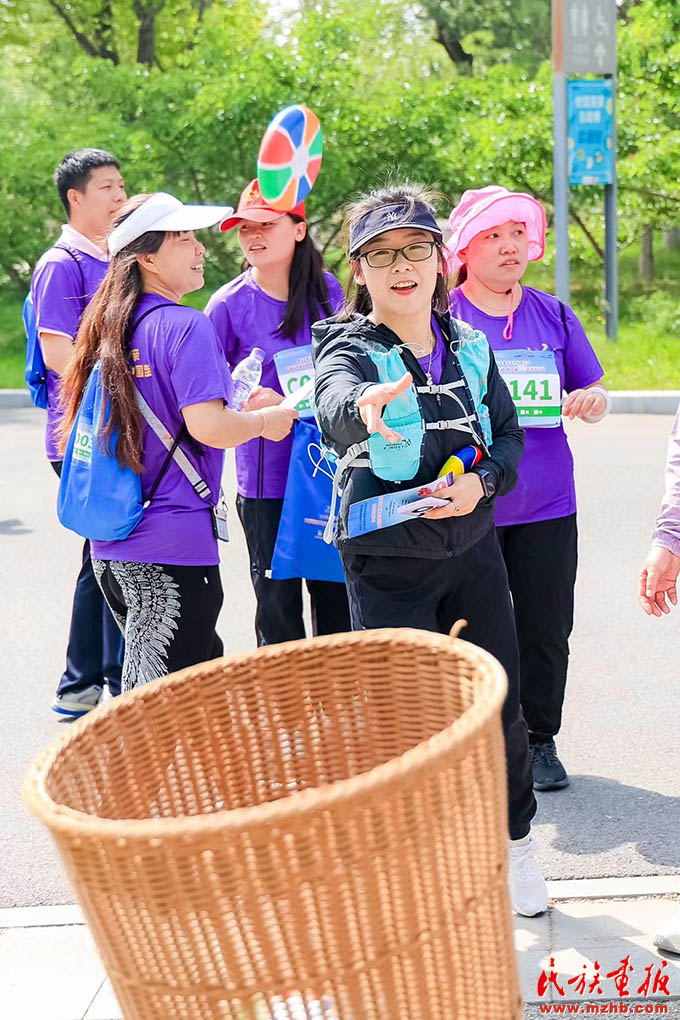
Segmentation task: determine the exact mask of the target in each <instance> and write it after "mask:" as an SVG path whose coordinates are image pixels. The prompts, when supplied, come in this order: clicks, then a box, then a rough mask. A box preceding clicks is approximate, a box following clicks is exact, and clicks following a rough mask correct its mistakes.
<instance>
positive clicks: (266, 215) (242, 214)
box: [220, 178, 305, 230]
mask: <svg viewBox="0 0 680 1020" xmlns="http://www.w3.org/2000/svg"><path fill="white" fill-rule="evenodd" d="M288 214H290V215H291V216H301V217H302V219H304V218H305V203H304V202H298V204H297V205H296V206H295V208H294V209H287V210H285V212H282V211H281V210H280V209H272V207H271V206H270V205H267V203H266V202H265V200H264V199H263V197H262V192H261V191H260V185H259V184H258V183H257V178H255V180H254V181H251V182H250V184H249V185H248V186H247V187H245V188H244V189H243V191H242V192H241V197H240V198H239V200H238V209H237V210H236V212H235V213H234V215H233V216H228V217H227V219H226V220H222V222H221V223H220V230H231V229H232V227H236V226H238V224H239V223H240V222H241V220H250V221H251V222H252V223H268V222H269V221H270V220H279V219H281V217H282V216H288Z"/></svg>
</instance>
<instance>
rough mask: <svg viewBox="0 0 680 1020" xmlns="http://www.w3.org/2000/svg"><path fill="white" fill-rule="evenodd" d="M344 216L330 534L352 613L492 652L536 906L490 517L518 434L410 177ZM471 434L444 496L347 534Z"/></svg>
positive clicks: (334, 346)
mask: <svg viewBox="0 0 680 1020" xmlns="http://www.w3.org/2000/svg"><path fill="white" fill-rule="evenodd" d="M346 225H347V227H348V229H349V256H350V265H351V281H350V288H349V291H348V298H347V303H346V306H345V310H344V312H343V313H342V315H340V316H337V317H335V318H332V319H326V320H324V321H322V322H319V323H317V324H316V325H315V326H314V327H313V328H312V335H313V354H314V363H315V368H316V393H315V397H316V407H317V413H318V418H319V422H320V425H321V428H322V430H323V434H324V438H325V441H326V442H327V443H328V444H329V446H330V447H332V449H333V450H334V451H335V453H336V454H337V455H338V457H339V459H340V462H341V469H342V484H343V486H344V488H343V494H342V501H341V505H340V513H339V520H338V526H337V531H336V536H335V541H336V544H337V546H338V549H339V550H340V554H341V556H342V562H343V566H344V570H345V578H346V582H347V590H348V594H349V603H350V612H351V616H352V627H353V629H354V630H363V629H368V628H373V627H398V626H404V627H406V626H408V627H420V628H422V629H424V630H430V631H436V632H439V633H449V631H450V629H451V627H452V625H453V624H454V622H455V621H456V620H457V619H459V618H461V617H463V618H465V619H466V620H467V621H468V626H467V629H466V631H465V637H466V638H468V639H469V640H470V641H473V642H474V643H475V644H477V645H479V646H480V647H482V648H485V649H487V650H488V651H489V652H491V653H492V654H493V655H495V656H496V658H497V659H498V660H499V661H500V662H501V664H502V665H503V667H504V668H505V670H506V672H507V675H508V693H507V697H506V700H505V704H504V707H503V727H504V733H505V746H506V756H507V766H508V799H509V829H510V838H511V844H510V876H509V877H510V894H511V900H512V904H513V907H514V909H515V910H516V911H517V912H518V913H522V914H525V915H528V916H531V915H534V914H539V913H542V912H543V911H544V910H545V909H546V906H547V891H546V885H545V881H544V879H543V876H542V874H541V872H540V870H539V868H538V864H537V862H536V860H535V857H534V853H533V850H534V845H533V837H531V836H530V823H531V819H532V817H533V815H534V813H535V811H536V802H535V799H534V795H533V790H532V779H531V768H530V758H529V745H528V738H527V727H526V723H525V721H524V717H523V716H522V713H521V709H520V703H519V664H518V651H517V639H516V635H515V623H514V616H513V611H512V605H511V601H510V594H509V589H508V578H507V573H506V570H505V565H504V563H503V557H502V555H501V552H500V549H499V546H498V541H497V538H496V533H495V529H494V522H493V502H494V497H495V495H500V494H502V493H505V492H508V491H509V490H510V489H511V488H512V487H513V485H514V484H515V482H516V479H517V465H518V463H519V460H520V458H521V456H522V450H523V446H524V434H523V431H522V429H521V428H520V427H519V425H518V423H517V415H516V413H515V408H514V404H513V402H512V398H511V397H510V394H509V392H508V390H507V387H506V386H505V383H504V382H503V380H502V379H501V377H500V375H499V373H498V369H497V368H496V364H495V361H494V359H493V355H492V354H491V353H490V351H489V348H488V345H487V344H486V341H485V338H484V337H483V334H480V333H476V332H475V331H473V330H471V329H470V328H469V327H466V326H465V325H464V324H463V323H458V322H456V321H455V320H451V319H450V317H449V315H448V313H447V311H446V309H447V308H448V295H447V289H446V279H445V261H444V258H443V254H442V246H441V245H442V234H441V230H440V228H439V226H438V224H437V221H436V218H435V214H434V209H433V207H432V204H431V198H430V195H429V193H427V192H425V191H423V190H422V189H419V188H415V187H412V186H404V187H389V188H385V189H383V190H381V191H375V192H371V193H370V194H369V195H367V196H365V197H364V198H362V199H361V200H360V201H358V202H356V203H354V204H353V205H351V206H350V207H349V209H348V214H347V224H346ZM466 344H468V345H469V347H468V350H467V351H466V352H465V357H464V356H463V348H464V347H465V345H466ZM393 349H398V351H399V354H400V356H401V359H402V361H403V366H404V370H403V374H402V375H401V378H395V376H394V372H393V373H392V375H391V381H389V382H385V381H380V375H379V372H378V368H377V367H376V364H377V363H378V362H380V358H381V354H382V355H383V356H384V355H385V354H386V353H388V352H390V350H393ZM469 351H473V352H477V361H478V362H480V364H481V365H482V366H483V369H482V370H481V371H480V372H478V373H477V375H476V376H475V373H474V372H473V371H471V370H470V367H469V366H470V357H469V353H468V352H469ZM459 354H460V358H459ZM392 358H393V356H392ZM480 359H481V361H480ZM472 360H473V361H474V358H473V359H472ZM462 364H464V365H465V366H466V372H465V374H464V372H463V369H462V367H461V365H462ZM393 368H394V365H393ZM412 384H414V385H415V386H416V387H417V393H418V398H417V399H418V403H419V407H420V414H421V416H422V419H423V422H424V430H423V431H422V436H423V438H422V445H421V449H420V457H419V458H418V455H417V450H415V459H414V448H415V446H416V444H417V443H419V442H420V438H419V434H418V429H417V428H416V429H415V431H413V429H410V430H409V431H408V432H407V431H406V430H405V429H403V428H402V432H403V433H404V434H403V435H402V434H401V433H400V432H399V431H398V428H399V427H400V426H398V425H397V424H394V425H393V426H392V425H390V424H389V421H385V420H384V417H389V415H387V416H386V415H385V408H386V407H387V406H388V405H389V404H391V403H392V402H393V401H395V400H398V398H400V397H402V396H403V395H404V394H405V393H406V392H407V391H408V390H409V387H410V386H411V385H412ZM475 401H476V403H475ZM396 406H397V404H396V403H395V404H393V407H396ZM411 406H413V399H412V395H411ZM369 436H374V437H375V438H376V440H377V444H378V445H379V446H381V448H382V453H380V452H379V451H378V447H377V446H374V447H373V451H374V452H375V454H376V455H375V457H373V454H372V462H371V467H370V468H369V467H366V466H365V465H361V466H359V461H360V460H361V459H362V456H363V459H364V460H365V457H366V455H365V454H363V455H362V454H361V453H360V451H359V449H358V446H359V444H362V443H364V442H365V441H366V440H367V439H368V437H369ZM380 437H382V440H381V438H380ZM372 442H373V440H372ZM470 444H473V445H476V446H478V447H479V448H480V449H482V450H483V455H482V457H481V459H480V460H479V461H478V463H477V464H476V465H475V466H474V467H473V468H472V470H471V471H470V472H469V473H467V474H463V475H460V476H457V477H456V478H455V480H454V482H453V484H452V485H450V486H446V487H445V488H443V489H441V490H439V491H437V493H436V495H437V496H440V497H443V498H445V499H447V500H448V502H447V504H446V505H445V506H442V507H439V508H437V509H434V510H430V511H429V512H427V513H426V514H425V516H424V517H423V518H420V519H418V520H406V521H404V522H403V523H400V524H398V525H395V526H393V527H387V528H384V529H381V530H372V531H370V532H368V533H365V534H361V535H358V536H357V537H352V538H350V537H349V530H348V516H349V508H350V507H351V506H352V504H354V503H357V502H358V501H360V500H363V499H367V498H369V497H371V496H378V495H381V494H383V493H390V492H395V491H399V490H400V489H404V488H412V487H414V486H421V485H422V486H428V485H429V484H430V483H431V482H432V481H433V480H434V479H435V478H437V476H438V475H439V472H440V471H441V469H442V467H443V466H444V464H445V462H446V461H447V459H448V458H449V457H451V456H452V455H454V454H455V453H456V451H459V450H460V449H461V448H462V447H464V446H469V445H470ZM354 447H357V449H354ZM390 447H391V448H392V449H390ZM383 455H384V457H386V459H387V460H390V459H392V460H393V461H394V462H398V461H401V464H403V463H404V460H405V461H406V462H407V463H408V461H409V459H410V461H411V466H410V468H407V469H406V470H407V472H408V471H409V470H410V473H407V474H406V475H404V474H401V475H399V473H398V465H397V471H396V474H395V472H394V470H392V471H390V470H388V471H382V473H383V474H388V475H389V474H390V473H391V474H392V477H401V478H403V479H404V481H402V482H395V481H387V480H385V478H383V477H379V476H378V475H377V474H376V473H375V470H373V469H372V468H375V467H376V465H377V463H378V459H379V458H380V457H381V456H383ZM343 458H344V460H345V463H346V464H347V462H348V461H351V460H352V459H355V461H356V462H355V466H347V467H346V468H345V467H344V465H343V464H342V461H343ZM356 458H358V459H356ZM414 471H415V473H414Z"/></svg>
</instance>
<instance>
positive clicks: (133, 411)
mask: <svg viewBox="0 0 680 1020" xmlns="http://www.w3.org/2000/svg"><path fill="white" fill-rule="evenodd" d="M150 197H151V196H150V195H135V196H134V197H133V198H130V199H129V200H128V201H127V202H126V203H125V204H124V205H123V206H121V208H120V211H119V212H118V214H117V216H116V218H115V220H114V221H113V226H114V227H117V226H118V224H119V223H122V222H123V220H124V219H126V218H127V217H128V216H129V215H130V213H132V212H134V211H135V209H137V208H138V207H139V206H140V205H141V204H142V203H143V202H145V201H146V200H147V198H150ZM165 236H166V234H165V231H162V230H150V231H147V233H146V234H142V236H141V237H138V238H136V240H134V241H131V242H130V244H128V245H126V246H125V248H123V249H121V251H119V252H118V254H117V255H114V256H113V258H112V259H111V262H110V264H109V268H108V270H107V272H106V276H105V277H104V279H103V281H102V283H101V285H100V287H99V289H98V290H97V293H96V294H95V296H94V297H93V298H92V300H91V301H90V303H89V305H88V306H87V308H86V309H85V314H84V315H83V318H82V321H81V323H80V328H79V329H78V335H77V337H76V345H75V352H74V357H73V359H72V361H71V362H70V364H69V366H68V368H67V370H66V372H65V373H64V375H63V376H62V379H61V390H60V393H61V400H62V403H63V404H64V407H65V411H64V416H63V418H62V421H61V424H60V426H59V441H60V448H61V451H62V453H63V451H64V448H65V446H66V442H67V440H68V436H69V433H70V431H71V427H72V425H73V422H74V420H75V417H76V414H77V413H78V408H79V406H80V402H81V400H82V398H83V392H84V390H85V386H86V385H87V380H88V378H89V376H90V373H91V372H92V369H93V367H94V364H95V362H96V361H101V379H102V386H103V387H104V390H105V391H106V393H107V394H108V396H109V398H110V406H111V413H110V415H109V420H108V422H107V423H106V426H105V427H104V429H103V430H102V427H101V426H102V422H101V421H100V422H99V423H97V433H98V438H99V440H100V442H102V443H103V445H104V448H105V449H107V450H109V451H110V449H111V437H112V435H113V433H114V432H115V431H116V430H118V439H117V442H116V459H117V460H118V463H119V464H120V465H121V466H122V467H126V466H128V467H131V468H132V470H133V471H136V472H137V473H138V474H140V473H141V472H142V469H143V466H142V453H143V444H142V416H141V414H140V412H139V408H138V407H137V398H136V392H135V384H134V382H133V377H132V372H131V371H130V344H129V337H128V329H129V327H130V325H131V318H132V314H133V312H134V309H135V305H136V304H137V301H138V300H139V298H140V295H141V293H142V287H143V281H142V273H141V270H140V268H139V263H138V262H137V257H138V256H139V255H151V254H153V253H154V252H157V251H158V249H159V248H160V246H161V245H162V243H163V241H164V239H165Z"/></svg>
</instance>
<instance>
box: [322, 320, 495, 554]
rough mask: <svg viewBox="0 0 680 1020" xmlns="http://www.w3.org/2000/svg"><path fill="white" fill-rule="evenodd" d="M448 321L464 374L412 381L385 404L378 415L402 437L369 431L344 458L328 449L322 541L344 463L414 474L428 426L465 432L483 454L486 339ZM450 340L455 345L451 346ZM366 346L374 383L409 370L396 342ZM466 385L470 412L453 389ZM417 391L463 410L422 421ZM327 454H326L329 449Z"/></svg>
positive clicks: (400, 477)
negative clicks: (330, 464) (331, 469)
mask: <svg viewBox="0 0 680 1020" xmlns="http://www.w3.org/2000/svg"><path fill="white" fill-rule="evenodd" d="M451 322H452V323H453V324H454V325H455V327H456V330H457V333H458V339H457V341H453V342H452V344H451V349H452V351H453V353H454V354H455V355H456V357H457V358H458V362H459V365H460V368H461V372H462V375H463V378H462V379H459V380H457V381H456V382H449V383H439V384H437V385H435V384H434V383H432V384H430V383H428V384H427V385H425V386H417V385H415V384H411V386H409V388H408V389H407V390H405V391H404V393H401V394H400V395H399V396H398V397H397V398H396V399H395V400H393V401H391V402H390V403H389V404H386V405H385V409H384V411H383V415H382V418H383V421H384V422H385V424H386V425H387V426H388V427H389V428H391V429H394V431H395V432H398V433H399V435H400V436H402V439H401V440H399V441H397V442H396V443H388V442H387V440H386V439H385V438H384V437H383V436H381V435H380V433H378V432H374V433H373V434H372V435H370V436H369V437H368V439H365V440H364V441H363V442H361V443H354V444H353V445H352V446H350V447H349V448H348V449H347V451H346V453H345V455H344V456H343V457H341V458H338V457H336V456H335V455H334V454H332V453H331V454H330V457H329V459H330V460H332V461H336V462H337V467H336V471H335V477H334V480H333V492H332V496H331V508H330V513H329V516H328V523H327V525H326V529H325V531H324V541H325V542H327V543H330V542H331V541H332V540H333V530H334V526H335V506H336V502H337V497H338V492H339V490H340V483H341V480H342V476H343V474H344V472H345V471H346V470H347V469H348V468H350V467H366V468H369V469H370V470H371V471H372V472H373V474H374V475H377V476H378V478H384V479H385V480H386V481H390V482H405V481H408V480H409V479H410V478H414V477H415V475H416V474H417V473H418V469H419V467H420V462H421V459H422V451H423V445H424V441H425V433H426V431H428V430H431V429H437V430H442V429H455V430H456V431H458V432H465V433H467V434H468V435H469V436H471V438H472V441H473V442H474V443H475V444H476V445H477V446H479V447H481V448H482V450H483V451H484V453H486V454H487V455H488V453H489V447H490V446H491V444H492V442H493V436H492V433H491V419H490V417H489V409H488V407H487V406H486V404H484V403H483V400H484V397H485V396H486V392H487V380H488V375H489V362H490V348H489V343H488V341H487V339H486V336H485V335H484V333H482V332H481V331H480V330H478V329H473V327H472V326H470V325H469V324H468V323H466V322H461V321H460V320H459V319H452V320H451ZM454 345H456V346H455V348H454ZM365 348H366V353H367V354H368V356H369V357H370V359H371V361H372V362H373V364H374V365H375V367H376V369H377V372H378V382H381V383H386V382H396V381H397V380H399V379H401V378H402V376H403V375H404V374H405V372H407V371H408V369H407V368H406V366H405V364H404V362H403V359H402V357H401V354H400V353H399V348H398V347H389V348H385V347H383V346H382V344H378V343H376V342H375V341H370V340H369V341H366V343H365ZM466 387H467V389H468V390H469V393H470V395H471V397H472V403H473V406H474V411H473V413H472V414H470V413H469V411H468V409H467V407H466V405H465V403H464V401H463V400H462V399H461V397H460V396H459V394H458V392H457V390H460V389H463V390H465V388H466ZM420 393H433V394H437V395H440V396H446V397H449V398H450V399H451V400H453V401H455V403H456V404H457V405H458V406H459V408H460V409H461V410H462V411H463V414H462V416H461V417H459V418H451V419H443V420H439V421H432V422H426V421H424V420H423V414H422V409H421V406H420V400H419V399H418V394H420ZM326 453H327V456H328V453H329V451H326Z"/></svg>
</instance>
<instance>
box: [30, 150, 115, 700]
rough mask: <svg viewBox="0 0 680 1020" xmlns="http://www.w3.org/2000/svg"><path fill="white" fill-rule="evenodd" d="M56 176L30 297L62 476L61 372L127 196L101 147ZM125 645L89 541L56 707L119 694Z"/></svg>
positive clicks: (72, 158) (51, 443)
mask: <svg viewBox="0 0 680 1020" xmlns="http://www.w3.org/2000/svg"><path fill="white" fill-rule="evenodd" d="M54 180H55V183H56V185H57V190H58V192H59V197H60V199H61V201H62V203H63V206H64V208H65V210H66V215H67V217H68V223H66V224H65V225H64V226H63V227H62V231H61V236H60V237H59V239H58V241H57V242H56V243H55V244H54V245H52V247H51V248H48V249H47V251H46V252H44V254H43V255H41V257H40V259H39V260H38V263H37V265H36V267H35V270H34V272H33V279H32V281H31V295H32V298H33V307H34V311H35V320H36V327H37V331H38V338H39V341H40V347H41V350H42V355H43V359H44V361H45V365H46V367H47V429H46V434H45V450H46V453H47V459H48V460H49V461H50V463H51V464H52V467H53V468H54V470H55V471H56V473H57V474H58V475H60V474H61V458H60V454H59V451H58V446H57V436H56V431H57V428H58V425H59V420H60V408H59V400H58V393H59V377H60V376H61V375H62V374H63V373H64V371H65V370H66V368H67V367H68V364H69V362H70V360H71V358H72V356H73V345H74V341H75V337H76V333H77V332H78V326H79V325H80V320H81V319H82V316H83V312H84V311H85V308H86V307H87V304H88V302H89V301H90V299H91V298H92V296H93V295H94V293H95V292H96V290H97V288H98V287H99V284H100V283H101V281H102V280H103V278H104V276H105V274H106V270H107V268H108V262H109V257H108V255H107V254H106V252H105V251H104V249H103V247H102V243H103V242H102V240H101V239H102V238H104V237H106V235H107V234H108V232H109V230H110V224H111V219H112V217H113V215H114V213H115V212H116V210H117V209H118V208H119V206H120V205H121V203H122V202H124V201H125V199H126V197H127V196H126V194H125V185H124V183H123V178H122V177H121V174H120V169H119V164H118V161H117V160H116V159H115V157H114V156H112V155H111V154H110V153H108V152H104V151H102V150H100V149H78V150H76V151H75V152H70V153H69V154H68V155H67V156H65V157H64V159H63V160H62V161H61V163H60V164H59V166H58V167H57V169H56V171H55V174H54ZM122 653H123V643H122V639H121V636H120V632H119V630H118V626H117V625H116V623H115V621H114V619H113V617H112V616H111V613H110V610H109V608H108V606H107V605H106V602H105V601H104V599H103V596H102V594H101V591H100V589H99V586H98V585H97V582H96V581H95V578H94V574H93V573H92V564H91V562H90V549H89V543H88V542H85V546H84V548H83V562H82V568H81V571H80V574H79V575H78V580H77V582H76V591H75V596H74V600H73V613H72V616H71V629H70V634H69V643H68V650H67V653H66V670H65V671H64V674H63V675H62V678H61V680H60V681H59V686H58V687H57V693H56V697H55V699H54V702H53V704H52V708H53V709H54V711H55V712H58V713H59V714H60V715H66V716H79V715H83V714H84V713H85V712H88V711H89V710H90V709H91V708H94V707H95V705H96V704H97V703H98V701H99V699H100V697H101V694H102V690H103V686H104V684H105V683H107V684H108V686H109V690H110V692H111V693H112V694H118V693H119V692H120V675H121V662H122Z"/></svg>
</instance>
